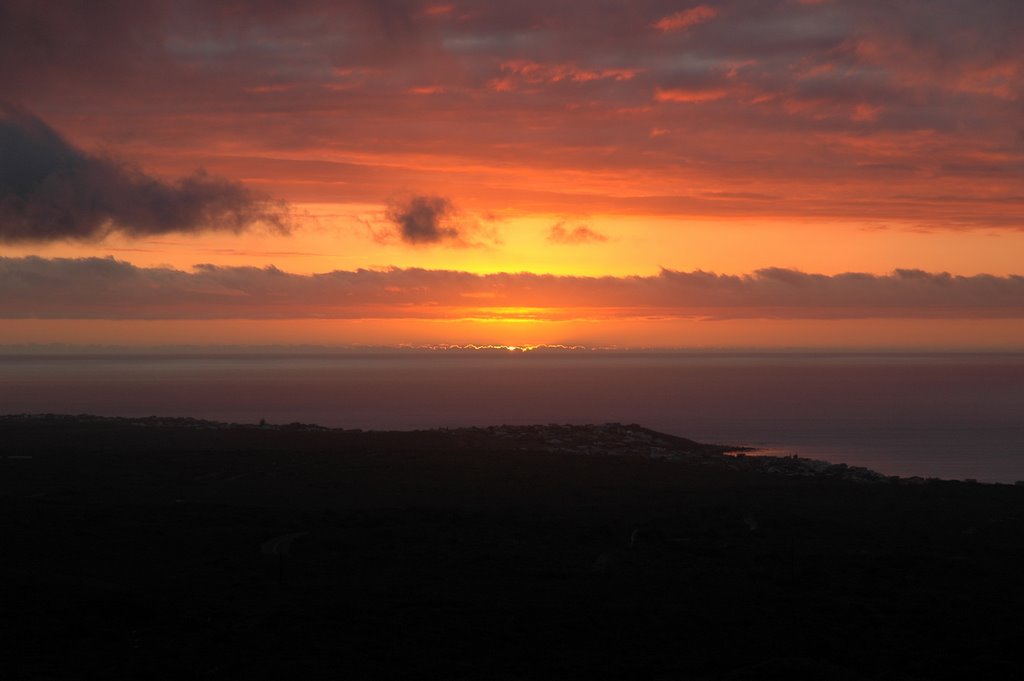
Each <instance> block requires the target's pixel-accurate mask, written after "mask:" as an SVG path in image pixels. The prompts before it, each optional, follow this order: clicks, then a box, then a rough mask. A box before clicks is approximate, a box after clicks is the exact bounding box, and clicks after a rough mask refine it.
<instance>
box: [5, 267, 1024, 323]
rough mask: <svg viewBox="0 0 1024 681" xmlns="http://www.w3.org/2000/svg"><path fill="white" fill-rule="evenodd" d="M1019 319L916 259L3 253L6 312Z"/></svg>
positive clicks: (1021, 298) (1003, 290)
mask: <svg viewBox="0 0 1024 681" xmlns="http://www.w3.org/2000/svg"><path fill="white" fill-rule="evenodd" d="M694 317H697V318H708V319H737V318H750V319H753V318H772V319H859V318H894V317H896V318H928V319H1004V318H1013V319H1022V318H1024V277H1022V276H1009V277H994V276H988V275H978V276H971V277H963V276H952V275H949V274H946V273H928V272H922V271H919V270H900V271H896V272H893V273H891V274H888V275H872V274H864V273H855V272H851V273H846V274H839V275H833V276H826V275H821V274H808V273H804V272H799V271H796V270H789V269H766V270H760V271H757V272H754V273H752V274H747V275H720V274H714V273H711V272H701V271H696V272H676V271H671V270H663V271H662V272H661V273H660V274H658V275H656V276H646V277H641V276H635V277H573V276H555V275H540V274H529V273H498V274H484V275H480V274H471V273H468V272H454V271H446V270H423V269H398V268H391V269H384V270H367V269H359V270H354V271H341V270H338V271H332V272H326V273H323V274H312V275H302V274H291V273H287V272H283V271H281V270H279V269H277V268H274V267H268V268H255V267H218V266H213V265H197V266H196V267H195V268H194V269H193V270H192V271H190V272H186V271H181V270H175V269H170V268H166V267H150V268H142V267H137V266H134V265H132V264H130V263H127V262H124V261H119V260H115V259H113V258H74V259H72V258H53V259H45V258H39V257H26V258H3V257H0V318H6V319H24V318H40V319H311V318H312V319H358V318H366V319H371V318H375V319H382V318H401V319H458V318H484V319H486V318H493V319H536V320H565V319H574V318H584V319H606V320H607V319H627V318H694Z"/></svg>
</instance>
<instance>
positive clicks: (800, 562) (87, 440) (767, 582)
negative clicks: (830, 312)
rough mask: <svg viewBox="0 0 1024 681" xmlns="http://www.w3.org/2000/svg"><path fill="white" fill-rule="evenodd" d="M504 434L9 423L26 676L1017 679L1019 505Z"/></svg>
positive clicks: (1007, 491)
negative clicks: (584, 450) (592, 450)
mask: <svg viewBox="0 0 1024 681" xmlns="http://www.w3.org/2000/svg"><path fill="white" fill-rule="evenodd" d="M508 432H509V431H502V430H500V429H498V430H492V431H488V430H486V429H485V430H458V431H427V432H413V433H369V432H367V433H360V432H350V431H328V430H324V429H315V428H311V427H304V426H299V425H295V426H292V427H280V428H259V427H255V426H238V427H223V426H218V425H216V424H208V423H204V422H198V421H191V420H169V419H153V420H149V421H146V420H141V421H140V420H126V419H96V418H91V417H0V446H2V452H0V518H2V520H0V523H2V536H0V547H2V561H0V579H2V582H0V596H2V599H3V601H2V615H0V617H2V627H3V628H2V630H0V657H2V659H3V660H4V662H3V666H4V667H5V670H4V672H3V673H4V676H5V677H6V678H16V679H79V678H89V677H95V678H105V679H158V678H168V679H170V678H174V679H193V678H195V679H234V678H246V679H291V678H295V679H304V680H305V679H318V678H346V679H363V678H379V679H405V678H408V679H432V678H439V679H544V678H559V679H563V678H588V679H595V678H607V679H771V678H779V679H962V678H992V679H999V678H1007V679H1008V678H1022V677H1021V672H1022V671H1024V669H1022V668H1024V664H1022V661H1021V657H1020V655H1021V654H1020V652H1019V650H1020V641H1021V640H1022V638H1021V637H1022V634H1024V628H1022V626H1021V624H1020V620H1021V606H1022V605H1024V581H1022V578H1021V575H1024V487H1020V486H1007V485H1003V486H998V485H979V484H972V483H967V482H942V481H929V482H926V483H921V484H910V483H909V482H900V481H893V480H888V481H877V482H863V481H851V480H848V479H841V478H835V477H827V476H786V475H781V474H770V473H767V472H764V471H759V470H754V469H750V468H747V467H744V466H733V465H731V464H730V462H734V461H736V459H732V458H731V457H727V456H725V455H723V453H722V451H723V448H717V447H708V446H701V445H697V444H696V443H692V442H689V441H686V440H681V439H671V443H670V444H671V445H672V446H673V447H676V450H677V451H678V452H680V453H681V454H680V457H678V460H675V461H670V460H664V459H652V458H650V457H647V456H642V455H639V454H638V455H631V456H630V455H627V456H609V455H602V454H600V453H596V454H590V455H586V454H579V453H565V452H564V451H563V450H564V449H565V446H568V445H573V446H575V444H578V443H574V442H569V443H566V441H565V436H564V435H563V436H560V438H559V440H560V441H559V442H558V443H557V444H558V446H555V447H552V445H551V442H550V433H548V434H547V435H545V434H544V431H537V432H539V433H541V434H540V435H538V436H537V437H533V436H529V437H525V436H524V437H519V438H516V437H509V436H508ZM517 432H518V431H517ZM523 432H526V431H523ZM565 432H567V433H569V437H570V439H572V438H584V439H585V438H587V437H593V436H595V433H597V436H599V437H604V435H603V434H602V433H603V432H604V431H596V430H594V429H589V430H588V429H585V428H583V429H576V430H568V431H565ZM616 432H618V431H616ZM621 432H622V433H625V434H626V435H628V436H629V437H633V435H636V436H637V437H641V436H642V437H649V436H648V435H645V433H649V431H643V430H642V429H639V428H635V429H633V428H630V427H625V428H623V429H622V431H621ZM503 433H504V434H503ZM573 433H575V435H573ZM588 433H589V435H588ZM630 433H632V435H630ZM545 438H547V439H545ZM666 441H668V440H666ZM581 446H582V445H581ZM585 446H591V445H590V444H586V443H585ZM683 454H685V456H683ZM21 457H31V458H21ZM747 458H754V457H747ZM289 535H294V536H291V537H289ZM281 537H285V539H276V538H281ZM285 550H286V551H287V553H285V554H282V551H285Z"/></svg>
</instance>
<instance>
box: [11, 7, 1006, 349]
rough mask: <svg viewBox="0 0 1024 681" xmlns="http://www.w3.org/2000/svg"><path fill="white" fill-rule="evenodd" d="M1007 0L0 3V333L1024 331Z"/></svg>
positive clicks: (804, 338)
mask: <svg viewBox="0 0 1024 681" xmlns="http://www.w3.org/2000/svg"><path fill="white" fill-rule="evenodd" d="M1022 32H1024V6H1021V4H1020V2H1019V0H986V2H976V1H973V0H886V1H884V2H883V1H881V0H877V1H876V0H856V1H853V0H720V1H713V2H705V3H694V2H678V1H675V2H670V1H666V0H639V1H631V2H625V1H621V2H612V1H597V0H595V1H591V2H570V1H567V0H545V1H544V2H540V1H534V0H523V1H521V2H515V3H503V2H489V1H484V0H453V1H451V2H419V1H417V0H393V1H389V0H348V1H332V2H327V1H326V0H296V1H294V2H289V3H280V2H272V1H269V0H252V1H250V2H244V1H240V0H231V1H229V0H203V1H199V0H194V1H193V0H181V1H175V2H171V1H164V0H133V1H113V0H112V1H99V0H96V1H86V0H78V1H74V0H67V1H58V2H51V3H37V2H32V1H29V0H0V332H2V333H0V343H6V344H20V343H66V344H72V345H74V344H128V345H157V344H166V343H182V344H218V343H229V344H239V343H241V344H247V343H249V344H260V343H275V344H280V343H297V344H305V343H314V344H328V345H462V344H480V345H508V346H511V345H514V346H532V345H539V344H560V345H573V346H575V345H582V346H587V347H749V348H754V347H771V348H774V347H821V348H847V347H878V348H970V349H1000V350H1005V349H1024V340H1022V339H1024V276H1022V275H1024V268H1022V266H1021V254H1022V253H1024V99H1022V94H1024V72H1022V71H1024V42H1022V41H1021V40H1020V39H1019V36H1020V35H1021V34H1022Z"/></svg>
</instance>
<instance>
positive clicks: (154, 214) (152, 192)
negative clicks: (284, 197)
mask: <svg viewBox="0 0 1024 681" xmlns="http://www.w3.org/2000/svg"><path fill="white" fill-rule="evenodd" d="M258 223H262V224H265V225H267V226H269V227H271V228H272V229H276V230H278V231H286V229H287V225H286V221H285V213H284V211H283V207H282V206H281V205H278V204H275V203H273V202H270V201H268V200H266V199H265V198H263V197H261V196H259V195H257V194H256V193H254V192H252V191H250V190H249V189H247V188H245V187H244V186H242V185H241V184H239V183H237V182H232V181H230V180H227V179H224V178H219V177H214V176H211V175H208V174H206V173H205V172H203V171H199V172H196V173H194V174H192V175H189V176H187V177H183V178H180V179H178V180H176V181H172V182H166V181H163V180H160V179H157V178H155V177H152V176H150V175H148V174H146V173H145V172H143V171H142V170H140V169H138V168H135V167H133V166H130V165H128V164H126V163H123V162H121V161H119V160H116V159H113V158H107V157H103V156H98V155H93V154H89V153H87V152H84V151H82V150H80V149H78V148H76V147H75V146H73V145H72V144H71V143H69V142H68V141H67V140H66V139H64V138H63V137H62V136H61V135H60V134H59V133H58V132H57V131H55V130H54V129H53V128H51V127H50V126H48V125H47V124H46V123H45V122H43V121H42V120H40V119H39V118H37V117H36V116H33V115H32V114H30V113H28V112H26V111H23V110H21V109H18V108H16V107H13V106H10V105H4V104H0V241H6V242H10V243H15V242H47V241H57V240H61V239H71V240H97V239H102V238H103V237H104V236H106V235H107V234H109V233H110V232H114V231H118V232H122V233H124V234H128V235H130V236H148V235H153V234H166V233H168V232H199V231H206V230H223V231H230V232H240V231H242V230H245V229H247V228H249V227H251V226H253V225H255V224H258Z"/></svg>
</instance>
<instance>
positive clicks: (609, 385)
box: [0, 352, 1024, 482]
mask: <svg viewBox="0 0 1024 681" xmlns="http://www.w3.org/2000/svg"><path fill="white" fill-rule="evenodd" d="M40 412H50V413H92V414H100V415H109V416H146V415H153V414H155V415H162V416H195V417H199V418H207V419H215V420H222V421H236V422H250V423H251V422H256V421H258V420H259V419H261V418H264V419H266V420H267V421H269V422H271V423H287V422H292V421H302V422H306V423H319V424H322V425H327V426H340V427H344V428H364V429H370V428H376V429H381V428H398V429H409V428H434V427H441V426H449V427H451V426H473V425H494V424H503V423H505V424H528V423H600V422H607V421H619V422H624V423H639V424H641V425H644V426H647V427H650V428H654V429H656V430H661V431H664V432H668V433H673V434H676V435H682V436H684V437H689V438H693V439H697V440H703V441H707V442H719V443H729V444H745V445H753V446H755V447H761V448H767V449H771V450H774V451H776V452H778V451H781V452H784V453H796V454H800V455H802V456H811V457H815V458H821V459H826V460H829V461H836V462H845V463H848V464H851V465H860V466H867V467H869V468H873V469H875V470H878V471H881V472H883V473H888V474H896V475H905V476H909V475H921V476H936V477H943V478H976V479H978V480H982V481H991V482H1013V481H1016V480H1024V355H1017V354H1009V355H1007V354H1002V355H967V354H955V355H954V354H949V355H944V354H929V355H896V354H892V355H883V354H863V355H858V354H720V353H664V354H652V353H598V354H590V353H569V352H563V353H552V354H545V353H526V354H519V353H507V354H489V353H450V352H448V353H446V352H407V353H402V352H384V353H364V352H348V353H340V354H317V355H312V354H294V355H286V354H266V355H251V354H249V355H243V354H238V355H223V354H221V355H198V354H182V355H137V356H126V355H113V354H110V355H91V356H89V355H78V356H71V355H47V356H43V355H20V356H17V355H0V413H7V414H11V413H40Z"/></svg>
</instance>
